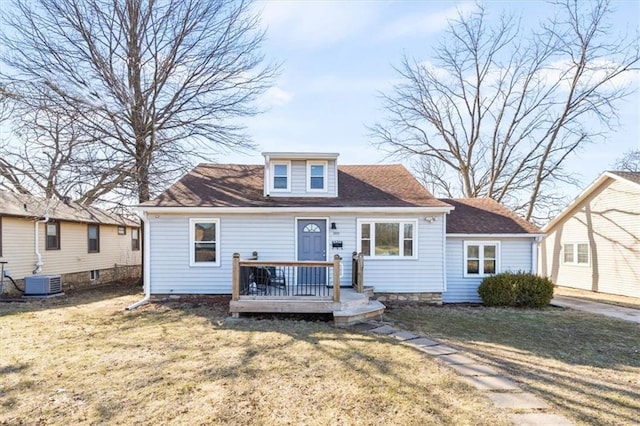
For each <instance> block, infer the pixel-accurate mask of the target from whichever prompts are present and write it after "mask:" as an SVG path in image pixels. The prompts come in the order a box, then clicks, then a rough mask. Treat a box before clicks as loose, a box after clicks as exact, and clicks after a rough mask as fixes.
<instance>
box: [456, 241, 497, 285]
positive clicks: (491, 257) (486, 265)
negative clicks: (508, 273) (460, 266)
mask: <svg viewBox="0 0 640 426" xmlns="http://www.w3.org/2000/svg"><path fill="white" fill-rule="evenodd" d="M499 253H500V243H498V242H497V241H488V242H484V241H483V242H479V241H465V242H464V276H465V277H483V276H485V275H491V274H495V273H497V272H498V271H499V269H500V265H499Z"/></svg>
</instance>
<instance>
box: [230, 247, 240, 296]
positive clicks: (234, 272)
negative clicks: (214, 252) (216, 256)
mask: <svg viewBox="0 0 640 426" xmlns="http://www.w3.org/2000/svg"><path fill="white" fill-rule="evenodd" d="M239 298H240V253H233V264H232V267H231V300H238V299H239Z"/></svg>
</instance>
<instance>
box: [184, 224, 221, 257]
mask: <svg viewBox="0 0 640 426" xmlns="http://www.w3.org/2000/svg"><path fill="white" fill-rule="evenodd" d="M219 228H220V219H195V218H193V219H189V240H190V265H191V266H220V229H219Z"/></svg>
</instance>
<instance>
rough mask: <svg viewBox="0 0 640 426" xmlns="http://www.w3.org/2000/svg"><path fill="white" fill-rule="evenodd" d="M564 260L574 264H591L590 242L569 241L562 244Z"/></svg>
mask: <svg viewBox="0 0 640 426" xmlns="http://www.w3.org/2000/svg"><path fill="white" fill-rule="evenodd" d="M562 260H563V262H564V263H568V264H574V265H588V264H589V244H587V243H568V244H563V245H562Z"/></svg>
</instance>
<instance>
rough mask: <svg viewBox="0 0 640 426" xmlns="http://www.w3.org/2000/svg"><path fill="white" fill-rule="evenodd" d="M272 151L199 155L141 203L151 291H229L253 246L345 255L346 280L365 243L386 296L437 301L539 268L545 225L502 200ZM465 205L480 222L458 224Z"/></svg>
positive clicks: (324, 158) (403, 174)
mask: <svg viewBox="0 0 640 426" xmlns="http://www.w3.org/2000/svg"><path fill="white" fill-rule="evenodd" d="M263 155H264V158H265V163H264V165H229V164H200V165H198V166H197V167H195V168H194V169H193V170H192V171H191V172H190V173H188V174H187V175H186V176H184V177H183V178H182V179H180V180H179V181H178V182H177V183H176V184H174V185H173V186H171V187H170V188H169V189H167V190H166V191H165V192H164V193H162V194H161V195H160V196H159V197H157V198H156V199H155V200H152V201H150V202H147V203H144V204H142V205H141V206H140V211H141V216H142V217H143V220H144V221H145V224H146V226H145V241H148V244H147V245H146V246H145V247H146V248H145V250H147V251H146V252H145V268H144V270H145V277H144V281H145V292H146V294H147V296H150V295H159V294H229V293H231V283H232V256H233V254H234V253H239V254H240V256H241V258H243V259H249V258H250V257H251V256H252V253H253V252H254V251H257V252H259V254H260V259H269V260H277V261H297V260H310V261H313V260H318V261H327V260H331V259H333V257H334V255H336V254H338V255H340V256H341V257H342V258H343V263H344V265H343V268H341V278H340V279H341V284H342V285H349V284H350V283H351V278H352V276H351V266H350V263H348V264H347V263H346V262H350V259H351V254H352V252H358V253H363V254H364V259H365V268H364V282H365V284H366V285H367V286H373V287H374V288H375V292H376V294H378V295H383V296H385V297H398V295H404V296H403V297H406V298H419V299H423V300H424V299H427V300H435V301H441V300H442V298H443V294H444V299H445V301H448V300H451V301H456V302H461V301H473V302H475V301H477V300H478V299H477V292H475V289H476V288H477V285H478V283H479V281H480V279H481V277H482V276H484V275H486V274H489V273H491V272H499V271H501V270H506V269H512V270H516V269H525V270H532V269H531V268H532V265H534V266H535V260H534V258H533V257H532V256H533V253H535V251H534V250H532V249H531V247H532V244H533V241H534V240H535V238H536V236H538V235H539V234H538V231H537V229H536V228H535V227H533V226H532V225H530V224H528V223H526V222H525V221H523V220H522V219H519V218H517V217H516V216H515V215H514V214H513V213H511V212H509V211H508V210H507V209H506V208H504V207H502V206H500V205H499V204H497V203H495V202H487V201H485V200H481V201H478V202H477V203H476V202H473V201H471V202H469V203H470V204H469V205H467V204H465V201H464V200H438V199H436V198H434V197H433V196H432V195H431V194H430V193H429V192H428V191H427V190H426V189H425V188H424V187H423V186H422V185H421V184H420V183H419V182H418V181H417V180H416V179H415V178H414V177H413V176H412V175H411V173H409V171H407V170H406V168H404V167H403V166H402V165H355V166H342V165H341V166H338V164H337V159H338V154H332V153H273V152H269V153H263ZM463 205H464V206H472V207H467V208H465V209H464V211H463V212H462V213H463V216H462V217H464V218H465V219H464V220H468V221H469V223H468V225H469V226H468V228H460V229H458V230H453V231H455V232H453V231H452V230H450V228H449V224H448V221H449V220H450V218H451V219H453V220H454V221H455V218H456V215H457V210H458V208H459V206H463ZM461 210H462V209H461ZM476 213H481V214H482V218H489V220H488V221H485V220H484V219H482V220H478V219H477V217H476V216H475V214H476ZM458 222H459V221H456V223H458ZM507 224H508V225H507ZM458 231H459V232H458ZM512 247H513V250H512ZM491 250H493V251H491ZM516 251H517V254H516ZM492 262H493V267H492V268H493V269H492V270H490V269H491V268H490V266H489V265H490V263H492ZM474 265H475V266H474ZM474 292H475V293H474ZM394 295H395V296H394ZM423 296H424V297H423Z"/></svg>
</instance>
